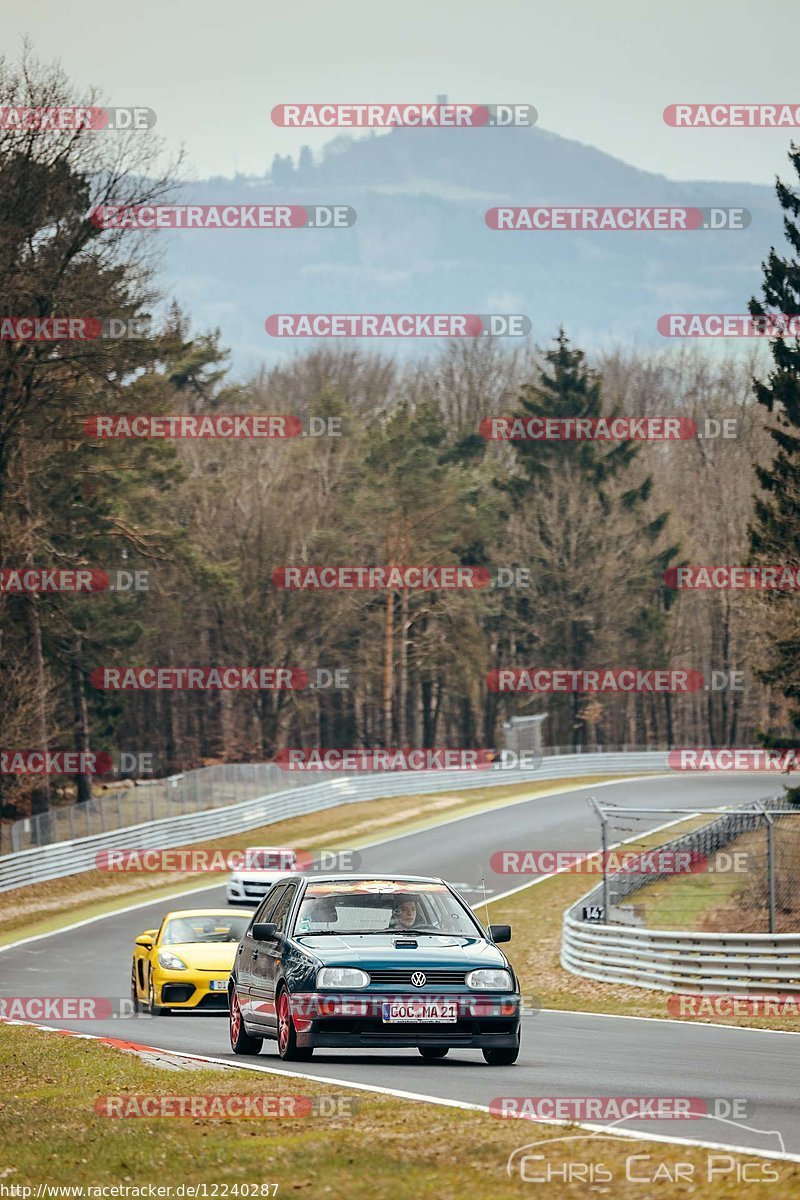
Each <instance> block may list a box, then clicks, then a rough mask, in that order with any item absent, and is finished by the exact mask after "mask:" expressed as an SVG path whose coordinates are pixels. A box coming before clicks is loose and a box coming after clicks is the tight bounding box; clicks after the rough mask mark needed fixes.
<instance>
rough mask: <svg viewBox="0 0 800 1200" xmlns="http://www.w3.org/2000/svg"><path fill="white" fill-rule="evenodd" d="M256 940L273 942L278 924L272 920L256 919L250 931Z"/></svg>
mask: <svg viewBox="0 0 800 1200" xmlns="http://www.w3.org/2000/svg"><path fill="white" fill-rule="evenodd" d="M250 932H251V933H252V935H253V939H254V940H255V941H256V942H274V941H275V940H276V938H277V934H278V926H277V925H276V924H275V922H274V921H256V922H255V924H254V925H253V928H252V929H251V931H250Z"/></svg>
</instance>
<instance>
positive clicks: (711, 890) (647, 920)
mask: <svg viewBox="0 0 800 1200" xmlns="http://www.w3.org/2000/svg"><path fill="white" fill-rule="evenodd" d="M593 803H594V806H595V809H596V811H597V813H598V816H599V817H600V822H601V847H602V849H603V855H604V858H603V862H602V868H603V869H602V875H603V883H602V885H601V890H600V891H599V895H600V897H601V900H600V901H599V905H600V907H602V910H603V916H604V920H605V922H606V923H608V924H626V925H639V926H644V925H646V926H647V927H648V928H649V929H653V928H664V929H675V928H682V929H696V930H698V931H703V930H705V931H706V932H720V933H725V932H737V933H745V932H751V933H762V932H769V933H776V932H787V933H789V932H794V931H795V930H798V929H800V895H798V892H797V880H798V878H799V877H800V809H798V808H792V807H787V805H786V799H785V797H773V798H770V799H767V800H764V801H761V802H759V803H758V804H749V805H747V806H743V807H741V808H738V809H735V810H733V811H731V812H729V813H726V814H725V815H724V816H722V817H717V818H716V819H715V820H713V821H710V822H708V823H706V824H704V825H702V826H701V827H700V828H698V829H694V830H691V831H690V832H687V833H684V834H681V835H680V836H678V837H675V838H673V839H672V840H671V841H669V842H667V843H665V844H664V845H662V846H659V847H657V848H656V849H655V850H654V848H653V847H652V845H651V842H652V838H648V836H647V833H646V831H643V832H642V834H641V835H639V836H637V835H636V834H635V833H634V835H633V837H630V836H629V837H627V838H625V840H624V847H621V848H620V851H619V852H617V854H616V856H615V853H614V852H613V851H608V847H609V845H611V844H612V842H616V841H617V840H621V839H618V836H617V835H618V834H621V833H622V832H625V833H630V831H631V829H632V828H635V827H636V825H637V822H644V823H647V824H649V825H650V826H652V823H653V817H654V816H657V815H660V814H662V813H663V812H664V810H663V809H647V808H642V809H637V808H633V807H630V808H629V807H622V806H619V805H603V804H598V803H597V801H596V800H595V801H593ZM681 811H684V810H681ZM695 812H696V815H698V816H699V815H702V814H703V810H702V809H697V810H695ZM623 850H624V860H625V861H626V862H627V863H630V864H631V865H632V867H633V869H632V870H625V869H619V861H620V855H621V854H622V853H623ZM615 858H616V860H617V865H616V866H615V861H614V860H615ZM660 867H663V870H661V869H659V868H660ZM779 926H780V928H779Z"/></svg>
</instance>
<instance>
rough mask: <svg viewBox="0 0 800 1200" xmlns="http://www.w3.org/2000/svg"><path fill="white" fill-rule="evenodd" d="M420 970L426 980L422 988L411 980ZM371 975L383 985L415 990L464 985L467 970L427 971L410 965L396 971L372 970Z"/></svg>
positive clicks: (373, 979)
mask: <svg viewBox="0 0 800 1200" xmlns="http://www.w3.org/2000/svg"><path fill="white" fill-rule="evenodd" d="M419 970H422V974H423V975H424V976H425V982H424V984H423V985H422V987H421V988H416V987H415V986H414V984H413V983H412V982H411V976H412V975H416V974H417V971H419ZM369 977H370V979H371V980H372V982H373V983H377V984H379V985H380V986H381V987H401V988H408V989H409V990H410V991H412V992H414V991H424V990H425V988H428V987H447V986H450V987H464V980H465V977H466V971H446V970H444V971H443V970H435V969H434V970H430V971H426V970H424V969H422V968H419V967H415V968H413V969H412V968H410V967H408V968H402V969H400V970H396V971H392V970H386V971H370V972H369Z"/></svg>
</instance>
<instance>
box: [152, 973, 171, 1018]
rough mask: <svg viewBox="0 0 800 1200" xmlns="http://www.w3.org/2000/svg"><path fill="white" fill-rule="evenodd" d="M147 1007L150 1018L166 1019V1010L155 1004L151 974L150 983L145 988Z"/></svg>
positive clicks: (167, 1011) (167, 1013)
mask: <svg viewBox="0 0 800 1200" xmlns="http://www.w3.org/2000/svg"><path fill="white" fill-rule="evenodd" d="M147 999H148V1004H147V1007H148V1008H149V1010H150V1016H151V1017H166V1016H168V1015H169V1009H168V1008H162V1007H161V1005H160V1004H156V993H155V988H154V987H153V972H152V971H151V972H150V983H149V985H148V988H147Z"/></svg>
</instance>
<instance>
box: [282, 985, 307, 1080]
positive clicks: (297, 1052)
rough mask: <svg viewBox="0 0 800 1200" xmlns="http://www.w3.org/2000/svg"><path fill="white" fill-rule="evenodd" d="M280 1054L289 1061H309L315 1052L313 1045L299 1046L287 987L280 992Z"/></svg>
mask: <svg viewBox="0 0 800 1200" xmlns="http://www.w3.org/2000/svg"><path fill="white" fill-rule="evenodd" d="M277 1014H278V1054H280V1056H281V1058H282V1059H284V1060H285V1061H287V1062H308V1060H309V1059H310V1058H311V1055H312V1054H313V1053H314V1050H313V1047H311V1046H298V1044H297V1034H296V1032H295V1028H294V1021H293V1020H292V1011H291V1008H290V1007H289V993H288V992H287V990H286V988H281V990H280V991H279V992H278V1004H277Z"/></svg>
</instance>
